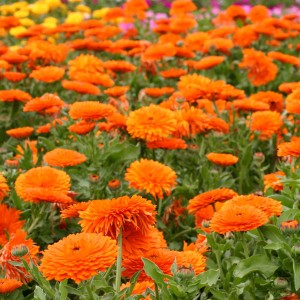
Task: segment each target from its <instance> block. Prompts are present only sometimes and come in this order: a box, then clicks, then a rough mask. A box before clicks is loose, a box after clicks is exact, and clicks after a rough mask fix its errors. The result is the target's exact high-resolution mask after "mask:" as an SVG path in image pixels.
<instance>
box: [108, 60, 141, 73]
mask: <svg viewBox="0 0 300 300" xmlns="http://www.w3.org/2000/svg"><path fill="white" fill-rule="evenodd" d="M104 68H106V69H108V70H111V71H113V72H122V73H125V72H132V71H134V70H135V69H136V67H135V66H134V65H133V64H131V63H130V62H128V61H126V60H108V61H106V62H104Z"/></svg>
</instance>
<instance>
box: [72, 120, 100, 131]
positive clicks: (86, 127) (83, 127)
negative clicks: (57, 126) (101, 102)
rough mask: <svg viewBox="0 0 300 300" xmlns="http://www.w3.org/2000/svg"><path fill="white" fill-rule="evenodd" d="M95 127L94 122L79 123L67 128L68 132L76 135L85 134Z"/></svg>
mask: <svg viewBox="0 0 300 300" xmlns="http://www.w3.org/2000/svg"><path fill="white" fill-rule="evenodd" d="M95 126H96V123H94V122H87V121H80V122H78V123H75V124H73V125H71V126H69V127H68V129H69V131H71V132H74V133H77V134H87V133H89V132H90V131H92V130H93V129H94V128H95Z"/></svg>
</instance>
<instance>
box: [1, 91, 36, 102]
mask: <svg viewBox="0 0 300 300" xmlns="http://www.w3.org/2000/svg"><path fill="white" fill-rule="evenodd" d="M29 100H31V96H30V95H29V94H28V93H26V92H23V91H21V90H2V91H0V101H2V102H13V101H20V102H27V101H29Z"/></svg>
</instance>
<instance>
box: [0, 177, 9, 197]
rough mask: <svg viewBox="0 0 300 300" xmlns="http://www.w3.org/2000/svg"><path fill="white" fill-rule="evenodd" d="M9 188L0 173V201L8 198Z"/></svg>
mask: <svg viewBox="0 0 300 300" xmlns="http://www.w3.org/2000/svg"><path fill="white" fill-rule="evenodd" d="M8 192H9V187H8V185H7V180H6V178H5V177H4V176H3V175H2V173H1V172H0V201H2V200H3V199H4V198H5V197H7V196H8Z"/></svg>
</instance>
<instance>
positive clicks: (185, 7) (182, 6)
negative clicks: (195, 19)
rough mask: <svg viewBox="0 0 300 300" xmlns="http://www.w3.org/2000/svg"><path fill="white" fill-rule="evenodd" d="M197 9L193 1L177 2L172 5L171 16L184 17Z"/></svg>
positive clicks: (177, 0)
mask: <svg viewBox="0 0 300 300" xmlns="http://www.w3.org/2000/svg"><path fill="white" fill-rule="evenodd" d="M196 9H197V6H196V5H195V4H194V3H193V1H192V0H175V1H173V2H172V4H171V8H170V15H171V16H174V15H182V14H183V15H184V14H186V13H189V12H192V11H194V10H196Z"/></svg>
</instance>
